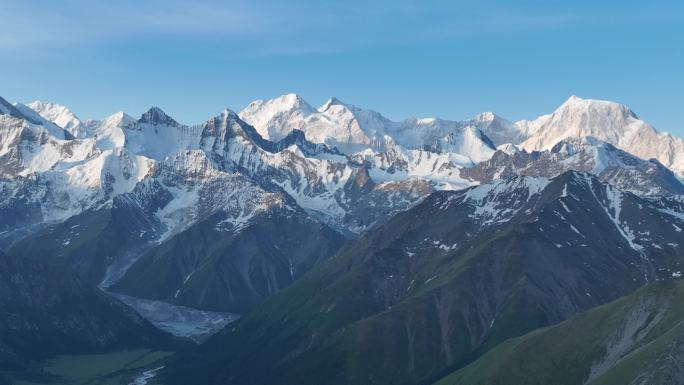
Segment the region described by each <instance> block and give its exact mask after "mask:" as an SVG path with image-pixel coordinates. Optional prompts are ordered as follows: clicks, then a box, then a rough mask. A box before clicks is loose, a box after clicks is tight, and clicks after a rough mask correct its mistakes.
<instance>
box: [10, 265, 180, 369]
mask: <svg viewBox="0 0 684 385" xmlns="http://www.w3.org/2000/svg"><path fill="white" fill-rule="evenodd" d="M0 309H1V311H0V369H10V368H11V369H16V368H21V367H22V366H23V365H26V364H29V363H30V362H31V360H35V359H41V358H47V357H51V356H52V355H54V354H77V353H89V352H102V351H107V350H111V349H129V348H134V347H156V348H167V349H168V348H169V347H170V346H171V344H172V343H173V342H172V338H171V336H170V335H167V334H166V333H163V332H161V331H160V330H158V329H157V328H155V327H154V326H152V325H151V324H150V323H148V322H147V321H145V320H144V319H143V318H142V317H140V316H139V315H138V314H137V313H136V312H134V311H133V310H132V309H130V308H128V307H127V306H125V305H124V304H123V303H121V302H119V301H117V300H115V299H113V298H111V297H110V296H108V295H106V294H104V293H102V292H101V291H100V290H98V289H96V288H95V287H92V286H89V285H87V284H86V283H84V282H83V280H81V279H80V278H79V277H78V276H77V275H75V274H73V273H71V272H70V271H69V270H67V269H63V268H55V267H51V266H47V265H45V264H44V263H41V262H39V261H37V260H34V259H31V258H17V257H11V256H8V255H5V254H2V253H0Z"/></svg>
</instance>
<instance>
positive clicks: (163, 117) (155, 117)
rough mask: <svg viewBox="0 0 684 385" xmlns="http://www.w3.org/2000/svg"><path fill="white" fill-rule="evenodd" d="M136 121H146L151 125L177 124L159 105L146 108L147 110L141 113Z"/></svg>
mask: <svg viewBox="0 0 684 385" xmlns="http://www.w3.org/2000/svg"><path fill="white" fill-rule="evenodd" d="M138 123H147V124H151V125H153V126H158V125H167V126H174V127H175V126H178V122H176V121H175V120H174V119H173V118H172V117H170V116H168V115H167V114H166V113H165V112H164V111H162V109H161V108H159V107H151V108H150V109H149V110H147V112H145V113H144V114H142V116H141V117H140V119H138Z"/></svg>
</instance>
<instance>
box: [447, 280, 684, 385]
mask: <svg viewBox="0 0 684 385" xmlns="http://www.w3.org/2000/svg"><path fill="white" fill-rule="evenodd" d="M682 363H684V281H667V282H659V283H655V284H651V285H648V286H646V287H644V288H642V289H640V290H638V291H637V292H635V293H633V294H631V295H629V296H626V297H623V298H620V299H618V300H616V301H613V302H611V303H609V304H607V305H604V306H600V307H598V308H595V309H592V310H589V311H587V312H585V313H581V314H579V315H577V316H575V317H573V318H571V319H569V320H567V321H565V322H562V323H560V324H558V325H555V326H552V327H547V328H544V329H540V330H537V331H534V332H531V333H529V334H526V335H524V336H522V337H519V338H514V339H511V340H509V341H506V342H504V343H502V344H501V345H499V346H497V347H496V348H494V349H492V350H491V351H489V352H487V353H486V354H485V355H483V356H482V357H480V358H479V359H478V360H477V361H475V362H473V363H472V364H470V365H468V366H467V367H465V368H463V369H460V370H458V371H456V372H454V373H452V374H450V375H448V376H447V377H445V378H444V379H442V380H440V381H438V382H437V383H436V384H435V385H460V384H464V385H510V384H525V385H537V384H538V385H549V384H555V385H566V384H567V385H576V384H589V385H628V384H631V385H666V384H682V383H684V367H683V365H682Z"/></svg>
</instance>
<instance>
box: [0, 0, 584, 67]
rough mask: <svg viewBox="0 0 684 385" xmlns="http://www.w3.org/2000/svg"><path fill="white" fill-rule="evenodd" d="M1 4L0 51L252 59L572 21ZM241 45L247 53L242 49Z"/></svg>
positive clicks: (353, 10) (398, 8)
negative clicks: (213, 52)
mask: <svg viewBox="0 0 684 385" xmlns="http://www.w3.org/2000/svg"><path fill="white" fill-rule="evenodd" d="M5 3H6V4H3V6H2V7H1V8H0V21H2V22H1V23H0V47H2V48H4V49H16V50H30V49H36V50H39V49H44V48H46V47H51V46H55V45H58V46H62V47H64V46H71V47H73V46H77V45H79V44H83V43H93V42H94V43H99V42H103V41H108V40H121V39H138V38H165V37H171V38H173V37H183V38H190V39H192V38H208V39H217V40H221V41H225V42H227V43H231V42H233V43H241V47H242V48H247V49H248V50H251V51H252V52H251V53H252V54H259V53H285V54H297V53H309V52H330V51H337V50H348V49H354V48H359V47H373V46H376V45H383V44H407V43H415V42H422V41H429V40H434V39H449V38H456V37H462V36H470V35H482V34H493V33H506V32H512V31H519V30H527V29H543V28H552V27H555V26H558V25H562V24H564V23H568V22H570V21H572V19H573V17H572V16H571V15H567V14H555V13H534V12H528V13H521V12H520V11H515V10H511V9H507V8H504V7H501V6H498V5H496V4H494V3H493V2H491V1H484V2H478V3H475V2H463V1H461V2H459V1H456V2H445V1H439V0H424V1H414V0H408V1H387V0H376V1H360V0H349V1H346V2H336V1H329V0H321V1H303V0H291V1H287V2H282V1H274V0H252V1H215V0H197V1H181V0H166V1H163V0H142V1H141V0H137V1H133V0H120V1H107V0H65V1H54V2H46V1H38V0H7V1H5ZM474 4H477V5H474ZM245 41H246V42H249V44H243V43H244V42H245ZM245 46H246V47H245Z"/></svg>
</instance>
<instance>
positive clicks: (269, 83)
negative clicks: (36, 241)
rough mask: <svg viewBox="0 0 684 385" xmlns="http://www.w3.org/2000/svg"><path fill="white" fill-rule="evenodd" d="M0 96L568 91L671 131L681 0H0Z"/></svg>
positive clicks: (376, 96) (74, 102)
mask: <svg viewBox="0 0 684 385" xmlns="http://www.w3.org/2000/svg"><path fill="white" fill-rule="evenodd" d="M0 20H1V22H0V95H2V96H3V97H5V98H7V99H8V100H11V101H23V102H27V101H31V100H34V99H41V100H46V101H55V102H58V103H62V104H66V105H68V106H70V107H71V108H72V109H73V110H74V111H75V112H76V113H77V114H78V115H79V116H81V117H83V118H98V117H103V116H106V115H109V114H110V113H112V112H115V111H117V110H124V111H126V112H129V113H131V114H133V115H139V114H140V113H141V112H143V111H144V110H145V109H146V108H147V107H149V106H151V105H157V106H159V107H161V108H163V109H164V110H165V111H167V112H168V113H169V114H170V115H172V116H174V117H176V118H177V119H178V120H180V121H182V122H185V123H197V122H201V121H203V120H205V119H206V118H208V117H209V116H211V115H214V114H215V113H216V112H218V111H220V110H222V109H223V108H225V107H229V108H231V109H234V110H238V111H239V110H241V109H242V108H243V107H244V106H245V105H247V104H248V103H249V102H250V101H252V100H254V99H265V98H271V97H275V96H278V95H280V94H284V93H289V92H295V93H298V94H300V95H302V96H303V97H304V98H305V99H306V100H308V101H309V102H310V103H312V104H314V105H319V104H322V103H323V102H324V101H325V100H326V99H327V98H328V97H329V96H333V95H334V96H337V97H338V98H339V99H341V100H343V101H345V102H348V103H352V104H356V105H359V106H362V107H366V108H372V109H375V110H377V111H380V112H382V113H383V114H385V115H387V116H388V117H390V118H393V119H399V118H404V117H409V116H420V117H424V116H438V117H442V118H448V119H463V118H467V117H470V116H472V115H474V114H476V113H478V112H482V111H494V112H496V113H498V114H500V115H502V116H504V117H507V118H509V119H512V120H515V119H521V118H532V117H535V116H537V115H539V114H543V113H548V112H551V111H552V110H553V109H554V108H555V107H557V106H558V105H559V104H561V103H562V102H563V101H564V100H565V99H566V98H567V97H569V96H570V95H572V94H576V95H579V96H581V97H586V98H597V99H610V100H615V101H619V102H621V103H624V104H627V105H629V106H630V107H632V109H633V110H635V112H636V113H637V114H638V115H639V116H640V117H641V118H643V119H644V120H647V121H649V122H651V123H652V124H653V125H655V126H656V128H658V129H660V130H661V131H669V132H672V133H676V134H678V135H680V136H684V112H683V111H682V109H683V108H684V2H682V1H680V0H679V1H674V0H672V1H657V0H656V1H651V2H645V1H631V0H623V1H618V0H604V1H597V0H594V1H585V0H576V1H554V0H546V1H531V0H520V1H492V0H481V1H460V0H454V1H441V0H422V1H401V0H394V1H388V0H376V1H372V0H366V1H361V0H348V1H328V0H316V1H314V0H289V1H274V0H252V1H213V0H195V1H180V0H165V1H162V0H136V1H134V0H118V1H105V0H62V1H60V0H53V1H47V0H44V1H38V0H0Z"/></svg>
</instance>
